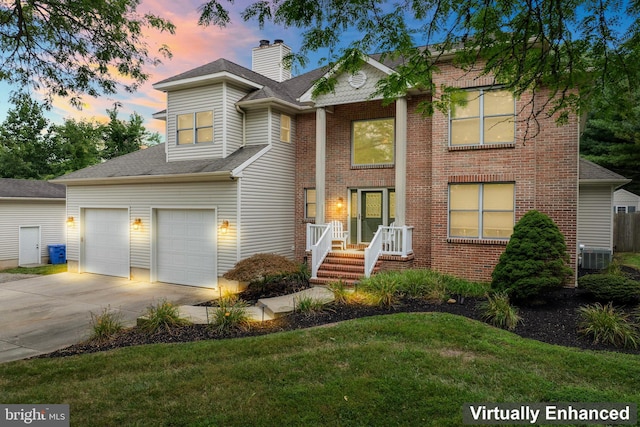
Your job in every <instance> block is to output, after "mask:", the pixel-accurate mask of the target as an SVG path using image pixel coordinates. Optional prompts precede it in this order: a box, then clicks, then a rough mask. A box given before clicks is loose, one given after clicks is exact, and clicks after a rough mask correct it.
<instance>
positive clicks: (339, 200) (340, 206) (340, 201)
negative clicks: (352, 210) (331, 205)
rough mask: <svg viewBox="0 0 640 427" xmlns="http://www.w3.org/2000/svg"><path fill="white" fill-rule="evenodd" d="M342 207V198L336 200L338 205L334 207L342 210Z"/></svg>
mask: <svg viewBox="0 0 640 427" xmlns="http://www.w3.org/2000/svg"><path fill="white" fill-rule="evenodd" d="M343 206H344V199H343V198H342V197H340V198H338V204H337V205H336V207H337V208H338V209H342V207H343Z"/></svg>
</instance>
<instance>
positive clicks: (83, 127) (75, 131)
mask: <svg viewBox="0 0 640 427" xmlns="http://www.w3.org/2000/svg"><path fill="white" fill-rule="evenodd" d="M52 130H53V133H54V138H55V153H56V163H55V165H54V173H55V175H56V176H59V175H64V174H65V173H69V172H73V171H75V170H78V169H82V168H85V167H87V166H91V165H95V164H97V163H100V161H101V157H100V147H102V146H103V145H104V144H103V142H102V126H101V125H99V124H97V123H95V122H89V121H76V120H74V119H66V120H65V121H64V123H63V124H62V125H58V126H54V127H53V129H52Z"/></svg>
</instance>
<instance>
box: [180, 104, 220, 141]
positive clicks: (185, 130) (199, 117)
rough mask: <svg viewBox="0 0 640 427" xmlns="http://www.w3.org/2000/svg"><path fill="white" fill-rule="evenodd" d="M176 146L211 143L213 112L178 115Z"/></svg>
mask: <svg viewBox="0 0 640 427" xmlns="http://www.w3.org/2000/svg"><path fill="white" fill-rule="evenodd" d="M177 132H178V138H177V141H178V145H184V144H200V143H203V142H213V111H200V112H198V113H188V114H178V117H177Z"/></svg>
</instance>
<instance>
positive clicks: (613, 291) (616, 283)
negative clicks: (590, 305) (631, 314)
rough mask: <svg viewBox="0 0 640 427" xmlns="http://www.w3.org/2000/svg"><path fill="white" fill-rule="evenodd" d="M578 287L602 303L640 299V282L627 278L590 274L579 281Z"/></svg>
mask: <svg viewBox="0 0 640 427" xmlns="http://www.w3.org/2000/svg"><path fill="white" fill-rule="evenodd" d="M578 285H579V286H580V287H582V288H584V289H586V290H587V291H589V293H590V294H591V295H593V297H594V298H596V299H597V300H600V301H602V302H609V301H613V302H620V303H628V302H633V301H635V300H637V299H638V297H640V282H638V281H636V280H632V279H629V278H627V277H625V276H620V275H611V274H588V275H586V276H582V277H581V278H579V279H578Z"/></svg>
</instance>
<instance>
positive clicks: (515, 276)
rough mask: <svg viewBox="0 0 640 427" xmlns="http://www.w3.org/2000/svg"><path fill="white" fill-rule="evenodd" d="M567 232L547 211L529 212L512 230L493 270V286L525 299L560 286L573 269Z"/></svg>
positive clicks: (497, 290)
mask: <svg viewBox="0 0 640 427" xmlns="http://www.w3.org/2000/svg"><path fill="white" fill-rule="evenodd" d="M568 261H569V254H568V253H567V246H566V244H565V241H564V236H563V235H562V233H560V230H559V229H558V227H557V226H556V224H555V223H554V222H553V221H552V220H551V218H549V217H548V216H547V215H545V214H543V213H540V212H538V211H529V212H527V213H526V214H525V215H524V216H523V217H522V218H521V219H520V221H518V223H517V224H516V225H515V227H514V228H513V234H512V235H511V238H510V240H509V243H508V244H507V247H506V249H505V251H504V252H503V253H502V255H500V259H499V261H498V264H497V265H496V267H495V269H494V270H493V274H492V282H491V288H492V289H493V290H494V291H496V292H506V293H507V294H508V295H509V296H510V297H511V298H512V299H515V300H525V299H528V298H531V297H536V296H539V295H541V294H542V293H544V292H546V291H549V290H551V289H554V288H557V287H561V286H562V285H563V284H564V283H565V281H566V280H567V279H568V278H569V277H571V275H572V274H573V271H572V270H571V269H570V268H569V266H568Z"/></svg>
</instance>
